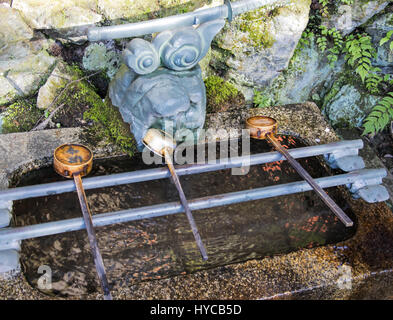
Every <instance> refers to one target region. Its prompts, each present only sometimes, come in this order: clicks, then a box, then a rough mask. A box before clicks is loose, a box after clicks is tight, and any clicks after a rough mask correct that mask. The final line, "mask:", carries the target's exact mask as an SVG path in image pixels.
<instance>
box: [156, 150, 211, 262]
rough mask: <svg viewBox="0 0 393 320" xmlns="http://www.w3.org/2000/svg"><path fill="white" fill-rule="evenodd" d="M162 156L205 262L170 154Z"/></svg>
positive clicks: (202, 247)
mask: <svg viewBox="0 0 393 320" xmlns="http://www.w3.org/2000/svg"><path fill="white" fill-rule="evenodd" d="M164 156H165V161H166V163H167V166H168V168H169V171H170V172H171V175H172V178H173V182H174V183H175V186H176V188H177V191H178V192H179V197H180V202H181V204H182V205H183V207H184V211H185V212H186V216H187V219H188V222H189V223H190V226H191V230H192V233H193V234H194V238H195V241H196V243H197V246H198V248H199V251H200V252H201V255H202V259H203V260H205V261H206V260H207V259H208V257H207V252H206V249H205V246H204V245H203V243H202V239H201V236H200V235H199V231H198V228H197V226H196V223H195V220H194V217H193V216H192V213H191V210H190V207H189V206H188V201H187V199H186V196H185V194H184V192H183V188H182V187H181V184H180V180H179V177H178V176H177V173H176V171H175V167H174V166H173V163H172V157H171V153H170V152H169V151H167V150H164Z"/></svg>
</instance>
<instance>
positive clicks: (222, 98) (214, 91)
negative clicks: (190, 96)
mask: <svg viewBox="0 0 393 320" xmlns="http://www.w3.org/2000/svg"><path fill="white" fill-rule="evenodd" d="M205 86H206V99H207V107H206V109H207V112H219V111H227V110H228V109H229V108H230V107H231V106H230V105H233V106H236V105H241V104H244V96H243V95H242V94H241V92H239V90H237V89H236V88H235V87H234V85H233V84H231V83H229V82H227V81H225V80H224V79H222V78H220V77H218V76H210V77H208V78H206V79H205Z"/></svg>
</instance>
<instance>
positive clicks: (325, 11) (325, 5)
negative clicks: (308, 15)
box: [318, 0, 329, 17]
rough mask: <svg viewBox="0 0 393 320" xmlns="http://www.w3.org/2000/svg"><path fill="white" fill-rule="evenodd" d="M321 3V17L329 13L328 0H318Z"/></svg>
mask: <svg viewBox="0 0 393 320" xmlns="http://www.w3.org/2000/svg"><path fill="white" fill-rule="evenodd" d="M318 2H319V4H320V5H321V9H320V13H321V15H322V17H327V16H328V15H329V7H328V5H329V0H318Z"/></svg>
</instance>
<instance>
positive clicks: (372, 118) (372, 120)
mask: <svg viewBox="0 0 393 320" xmlns="http://www.w3.org/2000/svg"><path fill="white" fill-rule="evenodd" d="M392 120H393V92H389V93H388V94H387V95H386V96H385V97H384V98H383V99H382V100H380V101H379V102H378V104H377V105H376V106H375V107H374V108H373V110H372V111H371V113H370V114H369V115H368V116H367V118H366V119H365V120H364V124H363V128H364V131H363V135H366V134H375V133H378V132H379V131H381V130H383V129H384V128H385V127H386V126H387V125H388V124H389V122H390V121H392Z"/></svg>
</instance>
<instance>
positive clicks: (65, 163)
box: [53, 144, 112, 300]
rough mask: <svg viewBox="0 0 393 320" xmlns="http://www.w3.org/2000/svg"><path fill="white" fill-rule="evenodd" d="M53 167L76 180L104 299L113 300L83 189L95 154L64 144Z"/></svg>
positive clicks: (55, 156) (56, 155)
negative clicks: (83, 179) (84, 177)
mask: <svg viewBox="0 0 393 320" xmlns="http://www.w3.org/2000/svg"><path fill="white" fill-rule="evenodd" d="M53 166H54V169H55V171H56V172H57V173H58V174H60V175H61V176H63V177H65V178H74V182H75V186H76V191H77V193H78V198H79V203H80V206H81V209H82V213H83V220H84V222H85V225H86V230H87V235H88V238H89V242H90V248H91V251H92V254H93V258H94V263H95V265H96V270H97V274H98V277H99V279H100V282H101V287H102V290H103V291H104V299H105V300H112V295H111V293H110V291H109V285H108V280H107V277H106V272H105V267H104V262H103V261H102V257H101V254H100V250H99V248H98V244H97V238H96V234H95V231H94V227H93V221H92V218H91V213H90V209H89V205H88V204H87V199H86V195H85V191H84V189H83V184H82V177H83V176H86V175H88V174H89V173H90V171H91V169H92V167H93V153H92V152H91V151H90V150H89V149H88V148H87V147H85V146H82V145H78V144H64V145H61V146H60V147H58V148H56V150H55V152H54V161H53Z"/></svg>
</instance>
